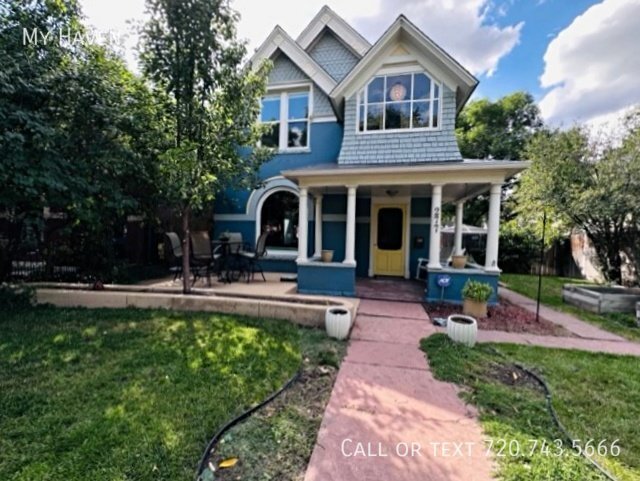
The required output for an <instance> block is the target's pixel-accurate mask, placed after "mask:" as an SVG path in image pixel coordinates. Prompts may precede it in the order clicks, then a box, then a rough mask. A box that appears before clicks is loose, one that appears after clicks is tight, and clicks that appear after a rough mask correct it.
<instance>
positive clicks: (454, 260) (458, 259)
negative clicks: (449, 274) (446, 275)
mask: <svg viewBox="0 0 640 481" xmlns="http://www.w3.org/2000/svg"><path fill="white" fill-rule="evenodd" d="M468 259H469V257H468V256H466V255H464V254H461V255H453V256H451V267H453V268H454V269H464V268H465V266H466V265H467V260H468Z"/></svg>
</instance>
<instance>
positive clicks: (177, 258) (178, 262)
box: [165, 232, 182, 281]
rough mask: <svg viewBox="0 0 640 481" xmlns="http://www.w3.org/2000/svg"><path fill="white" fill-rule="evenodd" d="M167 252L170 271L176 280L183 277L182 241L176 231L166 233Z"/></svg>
mask: <svg viewBox="0 0 640 481" xmlns="http://www.w3.org/2000/svg"><path fill="white" fill-rule="evenodd" d="M165 252H166V253H167V254H168V255H167V259H168V261H169V272H171V273H172V274H173V280H174V281H175V280H176V279H178V278H179V277H182V242H180V237H178V234H176V233H175V232H167V233H165Z"/></svg>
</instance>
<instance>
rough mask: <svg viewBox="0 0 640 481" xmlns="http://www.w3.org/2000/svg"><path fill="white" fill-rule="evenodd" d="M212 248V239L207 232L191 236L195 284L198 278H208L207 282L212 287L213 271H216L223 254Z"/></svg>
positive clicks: (194, 233)
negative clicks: (217, 263)
mask: <svg viewBox="0 0 640 481" xmlns="http://www.w3.org/2000/svg"><path fill="white" fill-rule="evenodd" d="M217 250H218V248H216V250H213V249H212V248H211V239H210V238H209V233H208V232H206V231H198V232H193V233H192V234H191V267H192V270H193V283H194V284H195V282H196V280H197V278H198V277H203V275H202V274H203V273H204V275H205V276H206V277H207V282H208V284H209V285H211V271H212V270H214V269H215V266H216V262H217V261H218V260H219V259H220V257H221V254H220V253H219V252H217Z"/></svg>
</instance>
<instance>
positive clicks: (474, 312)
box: [462, 299, 487, 318]
mask: <svg viewBox="0 0 640 481" xmlns="http://www.w3.org/2000/svg"><path fill="white" fill-rule="evenodd" d="M462 312H463V313H464V314H466V315H467V316H473V317H475V318H478V317H487V303H486V302H478V301H474V300H471V299H465V300H464V303H463V304H462Z"/></svg>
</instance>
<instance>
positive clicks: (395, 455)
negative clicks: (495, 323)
mask: <svg viewBox="0 0 640 481" xmlns="http://www.w3.org/2000/svg"><path fill="white" fill-rule="evenodd" d="M500 296H501V297H503V298H506V299H507V300H509V301H510V302H512V303H514V304H518V305H520V306H522V307H523V308H525V309H528V310H530V311H533V312H535V307H536V306H535V301H532V300H531V299H529V298H526V297H524V296H521V295H519V294H516V293H515V292H512V291H509V290H508V289H505V288H501V289H500ZM540 313H541V315H542V317H544V318H545V319H547V320H549V321H551V322H555V323H557V324H560V325H562V326H564V327H565V328H566V329H567V330H569V331H570V332H572V333H573V334H574V336H575V337H552V336H536V335H531V334H520V333H509V332H501V331H479V333H478V341H479V342H506V343H514V344H525V345H538V346H544V347H552V348H563V349H581V350H586V351H593V352H606V353H612V354H629V355H635V356H640V344H639V343H634V342H630V341H627V340H625V339H623V338H621V337H620V336H616V335H615V334H611V333H609V332H606V331H603V330H602V329H599V328H598V327H596V326H593V325H591V324H588V323H586V322H583V321H581V320H579V319H577V318H575V317H574V316H571V315H569V314H564V313H561V312H557V311H554V310H553V309H551V308H549V307H546V306H541V309H540ZM439 331H440V332H442V331H443V329H436V328H435V327H434V326H433V325H432V324H431V323H430V322H429V319H428V317H427V315H426V313H425V311H424V309H423V308H422V306H421V305H420V304H418V303H402V302H390V301H375V300H362V301H361V302H360V306H359V309H358V316H357V318H356V322H355V326H354V328H353V331H352V333H351V342H350V344H349V348H348V350H347V355H346V357H345V359H344V361H343V363H342V366H341V367H340V372H339V373H338V377H337V379H336V383H335V385H334V387H333V391H332V393H331V399H330V400H329V404H328V405H327V409H326V411H325V414H324V418H323V420H322V425H321V426H320V432H319V433H318V439H317V442H316V446H315V448H314V450H313V454H312V456H311V460H310V462H309V466H308V468H307V472H306V475H305V478H304V480H305V481H417V480H420V481H445V480H446V481H458V480H459V481H485V480H490V479H493V478H492V476H491V473H492V470H493V468H494V466H493V463H492V460H491V459H490V458H488V457H487V456H485V449H484V444H483V434H482V429H481V427H480V425H479V423H478V421H477V417H476V415H477V413H476V411H475V410H474V408H473V407H472V406H468V405H465V404H464V403H463V402H462V400H461V399H460V398H459V397H458V388H457V387H456V386H454V385H453V384H449V383H444V382H440V381H437V380H436V379H435V378H434V377H433V375H432V373H431V371H430V370H429V367H428V364H427V362H425V355H424V353H423V352H422V351H420V350H419V346H418V343H419V342H420V339H422V338H424V337H426V336H429V335H431V334H433V333H435V332H439ZM357 443H360V445H358V444H357ZM402 443H406V444H402ZM437 443H439V444H437ZM442 443H448V444H442ZM453 443H457V446H456V445H454V444H453ZM412 444H414V446H419V447H420V452H419V454H418V453H415V455H414V456H410V455H406V456H401V454H405V446H408V449H409V450H410V446H411V445H412ZM358 446H362V450H360V451H359V450H357V448H358ZM398 449H399V451H398ZM444 449H446V450H447V452H446V453H445V451H444Z"/></svg>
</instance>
